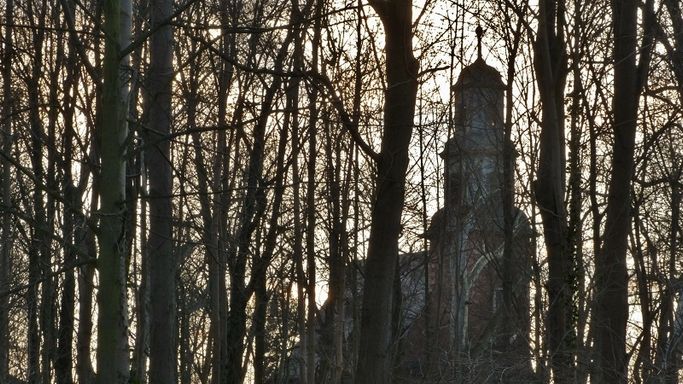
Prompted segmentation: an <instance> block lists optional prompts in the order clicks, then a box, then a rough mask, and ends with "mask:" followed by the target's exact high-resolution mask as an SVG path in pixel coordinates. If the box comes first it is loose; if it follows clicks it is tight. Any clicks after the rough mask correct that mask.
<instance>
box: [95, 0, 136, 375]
mask: <svg viewBox="0 0 683 384" xmlns="http://www.w3.org/2000/svg"><path fill="white" fill-rule="evenodd" d="M131 9H132V7H131V2H130V0H108V1H105V3H104V32H105V44H104V67H103V79H104V82H103V85H102V104H101V107H102V108H101V110H100V111H98V113H99V114H101V118H100V119H99V122H100V126H99V127H98V128H99V138H100V150H101V162H100V166H101V170H100V174H99V181H98V186H99V191H98V192H99V195H100V209H99V215H100V221H99V232H98V234H97V235H98V240H99V257H98V260H97V267H98V269H99V282H100V285H99V292H98V295H97V302H98V308H99V310H98V312H99V316H98V321H97V330H98V332H97V380H98V383H99V384H125V383H127V382H128V375H129V369H128V360H129V356H128V301H127V298H126V276H125V261H126V255H125V250H126V244H125V240H126V236H125V228H126V222H125V220H126V212H125V209H126V206H125V201H126V196H125V188H126V157H127V154H126V149H127V143H126V139H127V136H128V123H127V118H128V104H127V103H128V84H127V82H126V81H125V79H126V77H127V75H126V73H125V72H124V71H122V70H121V68H122V66H125V65H127V63H126V61H127V59H123V58H121V57H120V56H119V53H120V51H121V49H122V47H123V46H126V45H127V44H128V43H129V40H130V33H131V31H130V18H131Z"/></svg>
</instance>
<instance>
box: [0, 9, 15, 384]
mask: <svg viewBox="0 0 683 384" xmlns="http://www.w3.org/2000/svg"><path fill="white" fill-rule="evenodd" d="M4 21H5V31H4V36H3V38H4V40H5V41H4V51H3V55H2V84H3V87H2V96H3V102H2V136H1V137H0V142H1V143H2V152H3V153H4V155H5V156H10V153H11V150H12V140H11V137H12V118H11V115H12V103H13V101H12V86H11V84H12V56H13V55H12V50H13V49H14V46H13V40H12V33H13V30H12V28H13V24H14V1H13V0H7V1H6V2H5V20H4ZM0 161H1V163H0V164H1V165H2V206H3V207H5V209H4V212H3V213H2V234H1V235H0V236H1V237H0V291H5V290H6V289H8V288H9V285H10V276H12V259H11V251H12V234H11V228H12V216H11V214H10V212H11V210H12V206H13V204H12V198H11V195H10V176H11V165H10V162H9V161H7V160H6V159H5V157H4V156H3V157H2V160H0ZM9 312H10V308H9V295H4V294H0V382H1V383H6V382H8V381H9V357H10V354H9V351H10V349H9V347H10V334H9Z"/></svg>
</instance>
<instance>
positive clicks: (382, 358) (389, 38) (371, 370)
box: [356, 0, 418, 384]
mask: <svg viewBox="0 0 683 384" xmlns="http://www.w3.org/2000/svg"><path fill="white" fill-rule="evenodd" d="M371 5H372V6H373V8H374V9H375V10H376V11H377V13H378V14H379V16H380V18H381V20H382V24H383V25H384V33H385V36H386V37H385V40H386V73H387V79H386V91H385V101H384V130H383V136H382V148H381V152H380V154H379V160H378V163H377V182H376V192H375V198H374V204H373V207H372V223H371V225H370V241H369V244H368V255H367V260H366V271H365V288H364V293H363V313H362V318H361V345H360V356H359V360H358V367H357V371H356V380H357V383H359V384H365V383H368V384H369V383H389V382H390V381H391V366H390V364H391V362H392V357H391V344H392V343H391V333H392V326H391V325H392V313H393V309H392V302H393V299H392V296H393V295H392V291H393V289H394V277H395V274H396V265H397V264H398V263H397V260H398V239H399V236H400V232H401V214H402V211H403V202H404V194H405V178H406V170H407V167H408V159H409V156H408V145H409V143H410V137H411V134H412V130H413V118H414V114H415V99H416V95H417V71H418V62H417V60H416V59H415V57H414V56H413V47H412V36H413V33H412V24H413V18H412V1H410V0H401V1H395V2H394V3H392V4H391V5H388V4H387V3H383V2H372V3H371Z"/></svg>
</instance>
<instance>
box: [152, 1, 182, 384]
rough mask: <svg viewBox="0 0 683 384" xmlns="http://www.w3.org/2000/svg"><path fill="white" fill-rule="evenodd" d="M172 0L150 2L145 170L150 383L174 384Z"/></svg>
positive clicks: (174, 272) (174, 269)
mask: <svg viewBox="0 0 683 384" xmlns="http://www.w3.org/2000/svg"><path fill="white" fill-rule="evenodd" d="M172 8H173V2H172V1H171V0H153V1H152V2H151V4H150V14H151V24H152V28H157V31H156V32H155V33H154V34H153V35H152V37H151V40H150V67H149V84H148V91H149V96H148V97H149V99H148V103H149V116H150V120H149V130H148V131H147V145H148V146H147V148H148V149H147V156H146V159H147V164H146V165H147V166H148V177H149V198H150V200H149V210H150V219H149V237H148V245H147V247H148V252H149V254H148V255H149V270H150V353H149V380H150V383H151V384H163V383H175V382H176V371H177V367H176V365H177V358H176V349H177V348H176V347H177V340H176V335H175V326H176V269H177V266H176V261H175V255H174V254H173V228H172V224H171V223H172V222H173V205H172V201H171V194H172V192H173V191H172V190H173V175H172V169H171V161H172V159H171V145H170V141H169V139H168V138H167V137H168V135H169V134H170V133H171V124H172V113H173V112H172V108H171V82H172V80H173V29H172V27H171V25H170V24H168V23H166V19H168V17H169V16H170V15H171V12H172Z"/></svg>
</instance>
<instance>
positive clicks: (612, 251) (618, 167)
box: [595, 0, 639, 384]
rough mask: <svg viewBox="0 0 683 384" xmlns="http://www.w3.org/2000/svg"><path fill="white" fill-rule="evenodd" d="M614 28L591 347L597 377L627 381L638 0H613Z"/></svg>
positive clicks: (637, 90) (604, 379) (600, 380)
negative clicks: (608, 150)
mask: <svg viewBox="0 0 683 384" xmlns="http://www.w3.org/2000/svg"><path fill="white" fill-rule="evenodd" d="M612 10H613V15H612V17H613V19H612V25H613V28H614V34H615V36H614V52H613V62H614V99H613V114H614V128H613V133H614V142H613V144H612V165H611V171H610V181H609V192H608V197H607V211H606V221H605V231H604V235H603V246H602V250H601V253H600V254H599V255H598V257H597V260H596V261H595V274H596V293H595V295H596V308H595V327H596V344H595V345H596V349H597V356H596V358H597V372H596V376H597V378H598V382H601V383H614V384H618V383H626V382H627V377H628V372H627V365H628V359H627V356H626V322H627V320H628V273H627V270H626V247H627V240H628V234H629V231H630V227H631V226H630V223H631V212H630V210H631V193H630V191H631V178H632V176H633V164H634V158H633V156H634V148H635V137H636V124H637V121H638V97H639V95H638V94H639V85H638V71H637V67H636V55H635V52H636V38H637V25H638V24H637V2H636V1H634V0H623V1H614V2H613V3H612Z"/></svg>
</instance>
